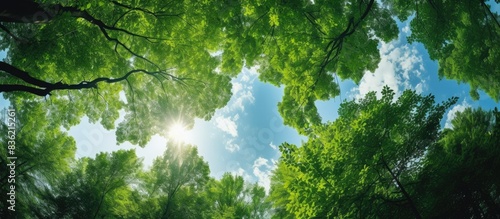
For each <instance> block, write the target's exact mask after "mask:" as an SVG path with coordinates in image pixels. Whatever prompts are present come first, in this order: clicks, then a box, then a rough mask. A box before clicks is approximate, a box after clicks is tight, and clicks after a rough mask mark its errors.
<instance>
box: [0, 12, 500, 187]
mask: <svg viewBox="0 0 500 219" xmlns="http://www.w3.org/2000/svg"><path fill="white" fill-rule="evenodd" d="M496 7H497V9H495V10H496V11H498V5H496ZM398 26H399V29H400V34H399V37H398V39H396V40H394V41H391V42H388V43H382V44H381V45H379V49H380V56H381V61H380V63H379V65H378V68H377V69H376V70H375V71H374V72H366V73H365V75H364V77H363V78H362V80H361V81H360V82H359V84H358V85H356V84H355V83H354V82H353V81H350V80H345V81H340V88H341V95H340V96H338V97H335V98H333V99H331V100H329V101H317V102H316V106H317V108H318V111H319V113H320V115H321V116H322V119H323V122H326V121H334V120H335V119H336V118H337V116H338V114H337V110H338V108H339V105H340V103H341V102H342V101H345V100H347V101H348V100H352V99H357V98H360V97H363V96H364V95H365V94H366V93H368V92H370V91H377V92H379V91H381V90H382V87H383V86H384V85H387V86H389V87H391V88H392V89H393V90H394V91H395V92H396V96H397V95H400V94H401V93H402V92H403V91H404V90H405V89H413V90H416V91H417V92H418V93H421V94H424V95H427V94H430V93H432V94H434V95H435V97H436V101H437V102H441V101H444V100H446V99H448V98H450V97H452V96H457V97H459V101H458V103H457V104H455V105H454V106H453V107H452V108H451V109H450V110H449V111H448V112H446V113H445V115H444V118H443V120H442V126H443V127H447V128H450V127H451V124H450V121H451V119H452V118H453V117H454V115H455V113H456V112H459V111H463V110H464V109H465V108H466V107H474V108H477V107H479V106H480V107H481V108H483V109H492V108H494V107H495V106H497V107H500V105H499V104H498V103H496V102H494V101H493V100H492V99H491V98H489V97H488V96H487V95H486V94H485V93H483V92H480V95H481V96H480V99H479V100H478V101H473V100H472V99H471V98H470V96H469V90H470V88H469V86H468V85H467V84H459V83H457V82H456V81H452V80H446V79H442V80H440V79H439V78H438V76H437V67H438V66H437V63H436V62H434V61H432V60H430V59H429V55H428V54H427V52H426V50H425V48H424V47H423V45H421V44H419V43H414V44H408V43H407V41H406V37H407V36H409V35H410V34H411V32H410V30H409V27H408V22H398ZM3 57H5V53H4V52H0V58H3ZM256 70H257V69H255V68H251V69H247V68H244V69H243V70H242V72H241V73H240V74H239V76H238V77H237V78H235V79H233V80H232V84H233V88H232V92H233V96H232V98H231V99H230V101H229V102H228V104H227V106H225V107H224V108H221V109H218V110H217V111H216V112H215V114H214V116H213V117H212V119H211V120H210V121H204V120H200V119H196V120H195V125H194V127H193V129H192V130H189V131H187V132H186V133H184V134H185V135H186V136H185V137H184V138H185V139H186V143H189V144H193V145H196V146H197V147H198V151H199V154H200V155H201V156H202V157H203V158H204V159H205V160H206V161H207V162H208V164H209V166H210V170H211V176H213V177H215V178H219V177H221V176H222V174H223V173H225V172H232V173H234V174H238V175H241V176H243V178H244V179H245V180H246V181H250V182H258V183H259V184H260V185H262V186H264V187H265V188H266V190H268V189H269V183H270V179H269V176H270V174H271V172H272V170H273V169H274V168H275V164H276V161H277V160H278V158H279V156H280V154H279V150H278V146H279V145H280V144H282V143H283V142H288V143H292V144H296V145H300V144H301V142H303V141H307V138H306V137H304V136H300V135H299V134H298V133H297V132H296V131H295V130H294V129H292V128H290V127H288V126H285V125H283V119H282V118H281V116H280V115H279V113H278V108H277V104H278V102H280V100H281V97H282V96H283V87H281V88H280V87H275V86H273V85H270V84H265V83H263V82H260V81H259V80H258V73H257V71H256ZM8 104H9V103H8V102H7V101H5V100H3V99H2V98H0V108H3V107H5V106H7V105H8ZM166 129H168V127H166ZM69 133H70V135H72V136H73V137H74V138H75V140H76V143H77V152H76V157H77V158H80V157H95V155H96V154H97V153H99V152H103V151H107V152H110V151H114V150H119V149H131V148H135V149H136V152H137V155H138V156H139V157H143V158H144V163H145V165H146V168H147V167H148V166H150V165H151V164H152V161H153V159H154V158H155V157H157V156H159V155H161V154H162V153H163V151H165V149H166V146H167V144H168V145H172V144H175V143H174V142H173V140H172V139H170V140H168V139H167V138H165V137H161V136H158V135H156V136H153V138H152V140H151V141H150V142H149V143H148V144H147V145H146V146H145V147H144V148H141V147H138V146H134V145H131V144H130V143H128V142H126V143H123V144H121V145H117V144H116V140H115V139H116V136H115V134H114V130H105V129H104V128H103V127H102V126H101V125H100V124H90V123H89V122H88V118H86V117H84V118H83V119H82V121H81V123H80V124H79V125H77V126H74V127H72V128H71V129H70V130H69ZM166 133H168V130H166ZM166 135H167V137H168V134H166Z"/></svg>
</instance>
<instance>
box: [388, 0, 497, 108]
mask: <svg viewBox="0 0 500 219" xmlns="http://www.w3.org/2000/svg"><path fill="white" fill-rule="evenodd" d="M383 2H384V3H386V4H387V5H388V7H390V8H392V12H393V13H394V14H395V15H397V16H398V17H399V18H400V19H402V20H405V19H407V18H408V16H409V15H410V14H412V13H415V17H414V18H413V20H412V21H411V25H410V27H411V31H412V34H411V36H410V37H409V40H410V41H411V42H421V43H422V44H424V46H425V48H426V49H427V51H428V52H429V55H430V57H431V59H433V60H437V61H438V63H439V72H438V73H439V76H440V77H445V78H448V79H453V80H457V81H458V82H465V83H468V84H469V85H470V86H471V91H470V93H471V97H472V98H473V99H476V100H477V99H479V94H478V92H477V90H478V89H481V90H484V91H485V92H486V93H487V94H488V95H489V96H490V97H491V98H493V99H495V100H497V101H498V100H499V98H500V82H499V80H498V78H499V76H500V69H499V67H498V65H497V63H496V61H497V60H499V59H500V55H499V54H500V46H499V45H500V23H499V20H500V17H499V15H498V14H497V13H495V12H493V11H491V8H490V6H488V5H487V4H486V3H485V1H483V0H481V1H465V0H461V1H455V2H453V3H449V2H443V1H411V2H409V1H393V0H385V1H383Z"/></svg>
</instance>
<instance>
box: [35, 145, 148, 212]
mask: <svg viewBox="0 0 500 219" xmlns="http://www.w3.org/2000/svg"><path fill="white" fill-rule="evenodd" d="M140 168H141V160H140V159H139V158H137V156H136V155H135V150H128V151H125V150H119V151H116V152H112V153H111V154H110V153H100V154H98V155H97V156H96V158H95V159H91V158H82V159H80V160H79V161H78V162H77V163H76V165H75V167H74V168H72V171H71V172H70V173H68V174H66V175H65V176H64V177H63V178H62V179H61V180H60V181H58V183H57V184H56V185H55V186H54V188H53V189H52V191H51V197H50V198H47V199H46V201H49V202H50V203H51V204H52V206H51V207H52V208H53V211H52V212H50V214H49V215H45V216H44V217H57V218H103V217H111V218H117V217H124V216H127V215H124V213H126V212H127V211H130V210H132V209H134V210H138V209H137V206H136V203H134V202H132V201H131V199H130V198H129V197H130V196H131V194H132V186H133V185H134V184H136V181H137V180H136V178H137V174H138V173H139V171H140Z"/></svg>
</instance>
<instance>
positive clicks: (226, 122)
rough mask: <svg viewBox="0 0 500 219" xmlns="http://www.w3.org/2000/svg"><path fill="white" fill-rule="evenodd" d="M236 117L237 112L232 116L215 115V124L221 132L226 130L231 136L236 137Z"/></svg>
mask: <svg viewBox="0 0 500 219" xmlns="http://www.w3.org/2000/svg"><path fill="white" fill-rule="evenodd" d="M238 118H239V115H238V114H236V115H234V116H233V117H232V118H231V117H224V116H222V115H217V116H216V117H215V125H216V126H217V128H219V129H220V130H222V131H223V132H226V133H228V134H230V135H231V136H233V137H238V125H236V121H237V120H238Z"/></svg>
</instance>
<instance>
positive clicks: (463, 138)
mask: <svg viewBox="0 0 500 219" xmlns="http://www.w3.org/2000/svg"><path fill="white" fill-rule="evenodd" d="M499 119H500V113H499V112H498V111H497V110H495V111H484V110H482V109H471V108H468V109H466V110H465V111H464V112H461V113H457V115H456V117H455V118H454V119H453V120H452V124H453V128H452V129H445V130H444V132H443V135H442V137H441V140H440V141H439V143H438V144H436V145H434V146H433V147H431V148H430V150H429V152H428V156H427V157H426V158H425V162H424V163H425V165H424V168H423V170H422V172H420V173H419V178H420V180H421V183H420V184H419V185H418V190H417V194H419V196H420V199H421V200H422V204H421V205H422V208H423V209H425V211H426V212H427V213H428V214H427V215H425V217H426V218H457V217H460V218H495V217H498V216H500V208H499V207H498V206H500V202H499V200H498V197H499V195H500V194H499V191H498V188H499V187H500V177H499V176H498V174H496V173H495V171H492V170H497V169H498V168H500V162H499V161H498V156H499V155H500V145H499V142H500V125H499V123H498V121H500V120H499Z"/></svg>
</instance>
